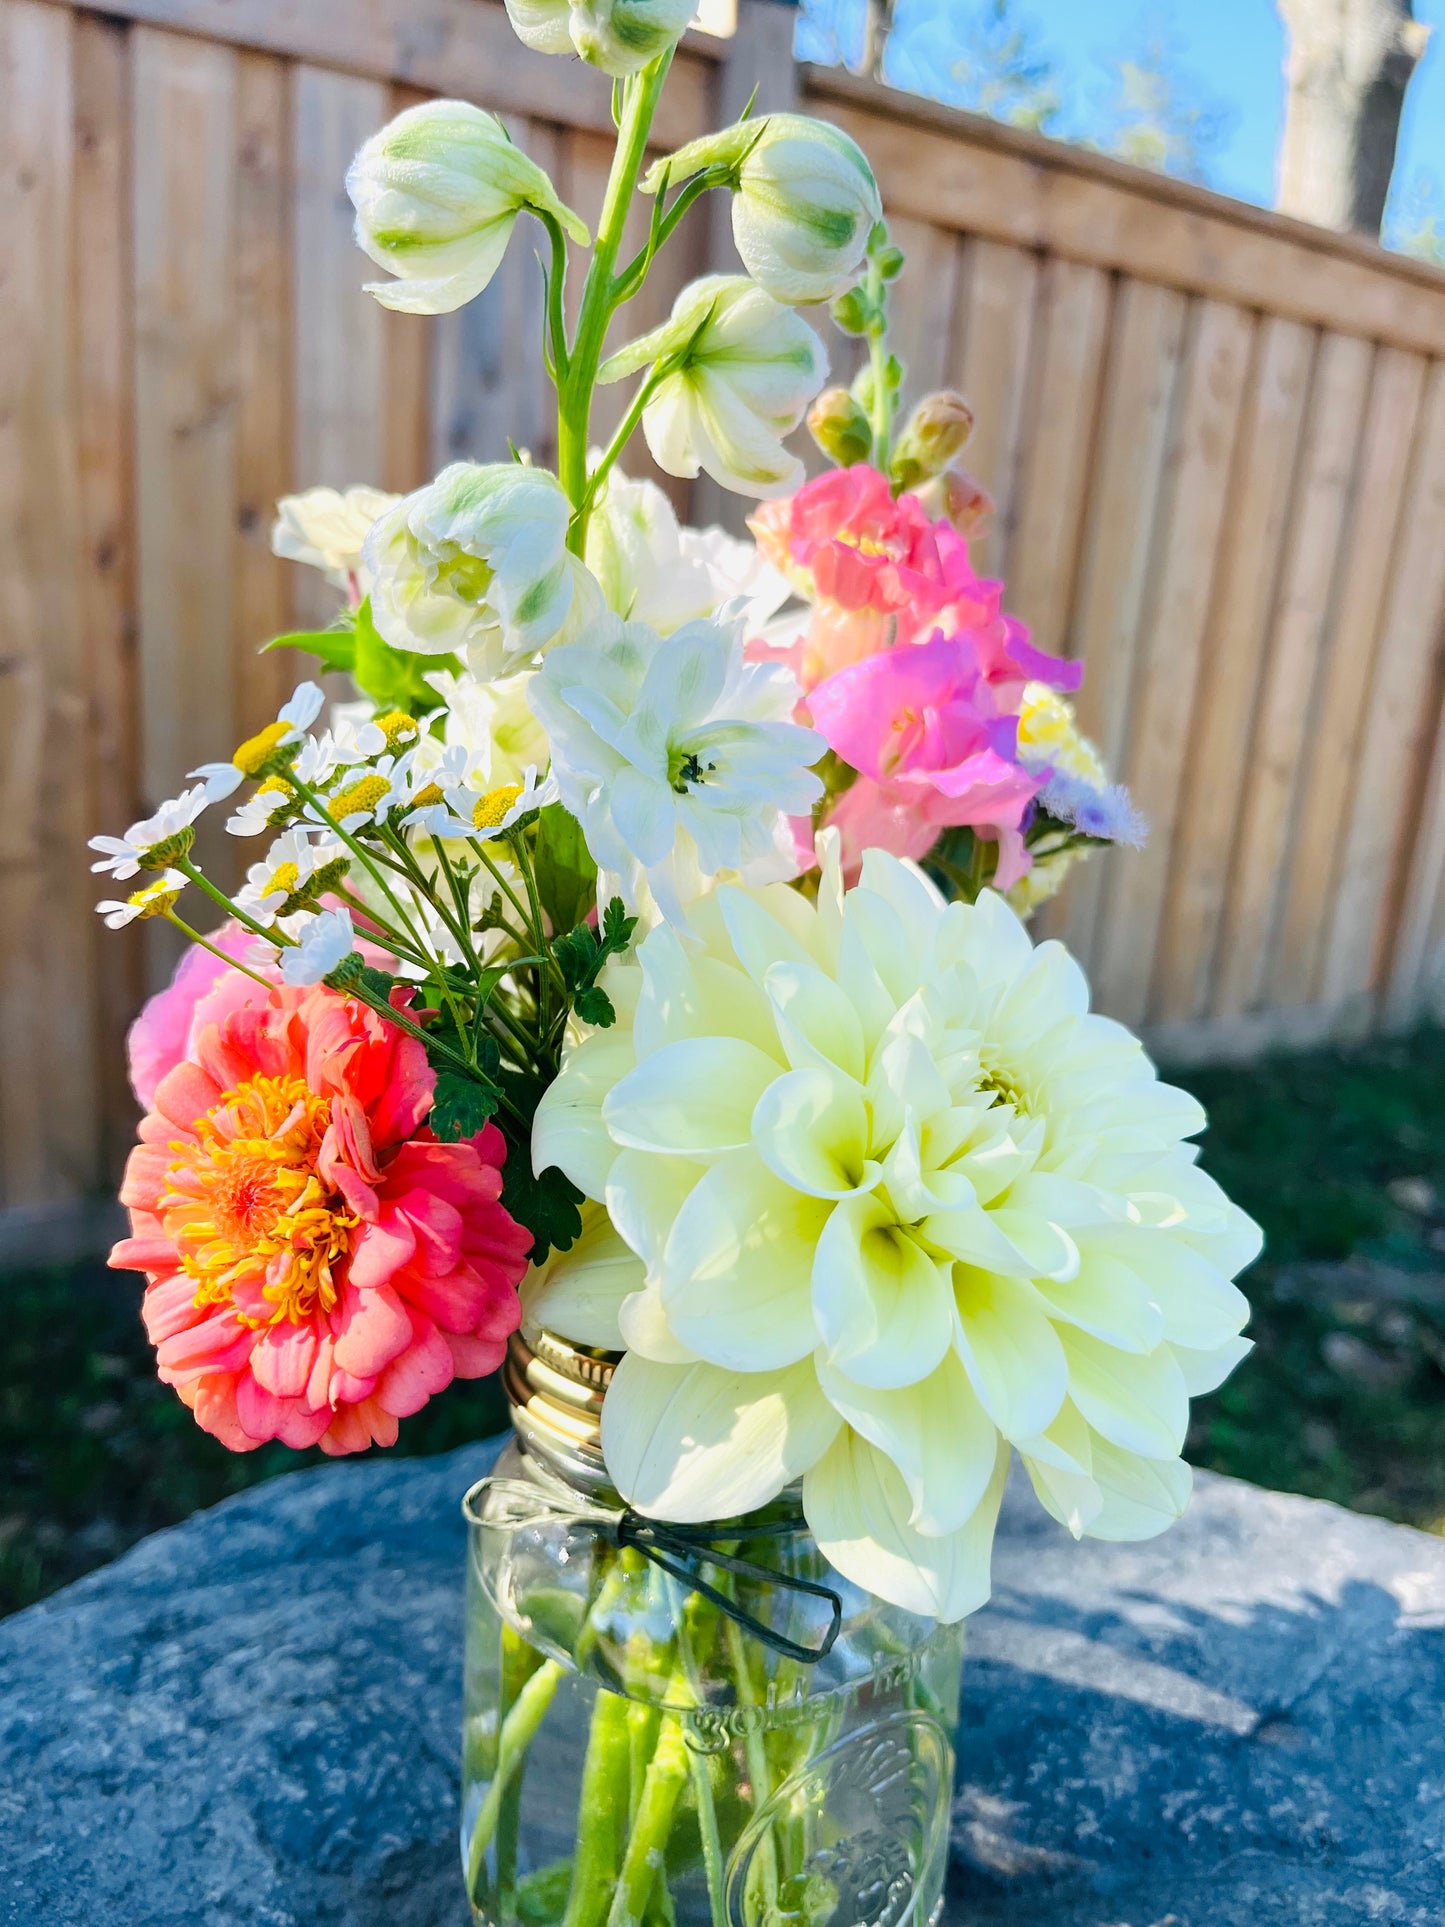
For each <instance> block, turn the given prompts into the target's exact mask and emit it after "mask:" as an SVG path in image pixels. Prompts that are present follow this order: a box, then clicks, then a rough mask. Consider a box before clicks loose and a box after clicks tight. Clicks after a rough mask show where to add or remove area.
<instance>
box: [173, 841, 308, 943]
mask: <svg viewBox="0 0 1445 1927" xmlns="http://www.w3.org/2000/svg"><path fill="white" fill-rule="evenodd" d="M175 867H176V869H178V870H179V871H180V873H181V875H182V876H183V877H186V878H187V879H189V881H190V882H192V883H194V884H195V886H196V888H197V889H198V890H204V891H205V893H206V895H207V896H208V897H209V898H210V899H211V901H212V903H218V904H219V905H220V906H221V908H222V909H223V910H224V911H225V913H226V915H227V916H228V917H233V918H234V919H235V920H236V922H237V923H239V924H241V925H242V926H243V928H245V929H247V930H249V931H250V932H251V934H252V935H253V936H256V937H264V938H265V940H266V942H267V943H270V944H274V945H275V946H276V948H277V949H278V950H285V949H287V948H289V946H290V944H291V938H290V937H288V936H287V935H286V933H285V931H284V930H268V929H267V928H266V926H265V924H264V923H257V921H256V919H255V918H254V917H252V916H248V915H247V913H246V912H245V911H244V910H242V909H241V908H240V906H239V905H238V904H235V903H232V901H231V899H230V898H229V897H228V896H227V895H226V893H225V892H224V891H223V890H218V889H217V888H216V886H215V884H214V883H212V881H211V879H210V878H209V877H208V876H207V875H206V873H205V871H204V870H201V869H199V868H197V866H196V865H195V864H194V863H192V861H191V859H190V858H189V857H188V856H178V857H177V858H176V862H175Z"/></svg>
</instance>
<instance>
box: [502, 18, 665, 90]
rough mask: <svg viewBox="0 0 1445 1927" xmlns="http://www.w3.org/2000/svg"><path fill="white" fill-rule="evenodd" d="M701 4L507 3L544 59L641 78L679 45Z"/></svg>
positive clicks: (519, 32)
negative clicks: (566, 58)
mask: <svg viewBox="0 0 1445 1927" xmlns="http://www.w3.org/2000/svg"><path fill="white" fill-rule="evenodd" d="M695 4H696V0H507V16H508V18H509V19H510V20H511V23H512V26H513V28H514V29H515V31H516V34H517V37H518V39H519V40H523V41H525V42H526V44H527V45H528V46H529V47H532V48H534V49H535V50H536V51H537V52H538V53H543V54H570V53H579V54H581V56H582V58H583V59H584V60H585V61H588V62H589V63H590V64H591V65H592V66H594V67H600V68H601V69H602V71H603V72H604V73H607V74H612V75H615V76H617V77H619V78H620V77H621V76H622V75H624V74H635V73H637V72H638V71H639V70H640V69H641V68H643V67H645V66H647V65H648V63H649V62H650V61H653V60H656V58H657V56H658V55H659V54H661V53H666V51H667V49H668V48H669V47H671V46H674V45H676V43H677V41H678V40H680V39H681V38H682V34H683V30H684V29H685V27H686V26H687V23H688V21H689V20H690V19H691V18H692V16H693V12H694V10H695Z"/></svg>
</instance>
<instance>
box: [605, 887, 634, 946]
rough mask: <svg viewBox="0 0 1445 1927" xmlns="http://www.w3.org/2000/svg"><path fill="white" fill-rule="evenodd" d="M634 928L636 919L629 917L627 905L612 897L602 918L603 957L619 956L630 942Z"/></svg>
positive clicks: (619, 898)
mask: <svg viewBox="0 0 1445 1927" xmlns="http://www.w3.org/2000/svg"><path fill="white" fill-rule="evenodd" d="M636 928H637V919H636V917H629V916H628V914H627V905H626V904H625V903H624V902H623V901H622V899H621V897H614V898H613V899H612V901H611V902H610V903H609V904H608V906H607V909H606V911H605V913H604V914H603V918H602V955H603V957H604V958H606V957H613V956H620V955H621V954H622V952H623V951H624V950H625V949H626V948H627V946H628V944H630V943H631V942H632V933H633V931H634V930H635V929H636Z"/></svg>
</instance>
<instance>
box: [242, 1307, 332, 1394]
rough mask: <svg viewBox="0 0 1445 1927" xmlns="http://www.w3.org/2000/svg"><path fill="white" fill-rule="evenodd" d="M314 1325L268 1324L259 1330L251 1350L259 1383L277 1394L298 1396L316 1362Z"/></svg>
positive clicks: (253, 1370)
mask: <svg viewBox="0 0 1445 1927" xmlns="http://www.w3.org/2000/svg"><path fill="white" fill-rule="evenodd" d="M317 1348H318V1347H317V1333H316V1327H315V1326H314V1325H312V1324H310V1323H307V1324H304V1325H270V1326H268V1327H267V1328H266V1330H265V1331H264V1332H261V1333H260V1334H259V1336H258V1337H257V1340H256V1345H255V1349H254V1350H253V1351H252V1353H251V1371H252V1374H253V1376H254V1377H255V1380H256V1382H257V1384H258V1385H261V1386H263V1387H264V1388H265V1390H266V1391H268V1392H273V1393H274V1394H275V1396H276V1397H277V1398H286V1399H292V1398H299V1397H300V1396H301V1394H302V1393H303V1392H304V1391H305V1390H306V1384H307V1381H308V1379H309V1378H310V1376H311V1368H312V1367H313V1366H314V1365H315V1363H316V1353H317Z"/></svg>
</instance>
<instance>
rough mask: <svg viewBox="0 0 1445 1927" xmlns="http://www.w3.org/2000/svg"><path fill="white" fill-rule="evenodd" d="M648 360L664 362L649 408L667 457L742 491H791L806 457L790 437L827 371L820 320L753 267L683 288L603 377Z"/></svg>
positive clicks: (684, 471) (673, 464) (652, 434)
mask: <svg viewBox="0 0 1445 1927" xmlns="http://www.w3.org/2000/svg"><path fill="white" fill-rule="evenodd" d="M649 363H653V364H656V365H657V366H658V367H659V368H660V369H662V370H663V371H664V372H662V373H661V375H660V378H658V379H657V380H656V382H655V385H654V387H653V390H652V394H651V399H650V400H649V401H648V403H647V405H646V407H645V408H644V409H643V412H642V432H643V434H644V436H645V437H646V439H647V446H648V447H649V448H650V449H651V450H652V455H653V459H654V461H655V462H656V463H657V465H658V467H659V468H661V469H664V470H665V471H666V472H667V474H669V475H681V476H687V477H691V476H694V475H696V474H697V472H698V470H699V469H700V468H703V469H706V470H707V472H708V474H709V475H711V476H712V478H713V480H714V481H715V482H718V483H720V484H721V485H722V487H724V488H728V489H732V490H733V491H734V493H735V494H738V495H752V496H758V497H763V496H770V495H783V494H786V493H787V492H788V491H789V490H790V489H793V488H796V487H797V485H798V483H799V482H800V481H801V480H802V479H803V464H802V462H801V461H800V460H799V459H798V457H797V456H796V455H790V454H789V453H788V451H787V450H786V449H785V448H784V447H783V437H784V436H786V435H790V434H792V432H793V430H794V429H795V428H796V427H797V426H798V424H799V422H800V421H802V419H803V415H804V413H805V411H806V410H807V406H808V403H809V402H810V401H811V400H812V399H813V397H814V395H816V394H817V392H818V390H819V389H820V388H821V387H822V385H823V383H824V381H825V380H826V379H827V374H828V356H827V352H826V350H825V349H824V347H823V344H822V342H821V341H820V340H819V339H818V337H817V335H816V334H814V332H813V330H812V329H811V328H810V327H809V326H808V324H807V322H805V321H803V320H802V319H801V318H800V317H799V316H798V315H796V314H794V313H793V312H792V310H791V309H789V308H785V307H783V306H781V305H780V303H778V302H776V301H774V300H773V298H772V296H771V295H769V294H765V293H764V292H763V290H762V289H761V288H760V287H758V286H757V284H756V283H755V282H753V281H750V280H749V279H748V278H747V276H746V275H728V274H714V275H707V276H705V277H704V278H703V279H702V280H700V281H694V282H692V283H691V284H690V285H689V286H688V287H686V288H684V289H683V291H682V293H681V294H680V295H679V296H678V297H677V300H676V302H675V303H674V305H673V310H672V314H671V316H670V318H669V319H668V320H667V321H665V322H664V323H663V324H662V326H661V327H660V328H655V329H654V330H653V331H652V333H651V334H648V335H643V336H641V337H640V338H639V339H638V340H637V341H631V342H629V343H628V344H627V346H626V347H625V348H622V349H620V350H619V351H618V353H617V354H615V355H613V356H612V357H611V359H610V360H608V361H606V362H604V363H603V365H602V368H601V370H600V372H599V374H598V380H599V381H601V382H612V381H621V380H622V379H623V378H624V377H625V376H627V375H632V374H636V373H637V371H638V370H639V369H640V368H644V367H646V366H647V365H648V364H649Z"/></svg>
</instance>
